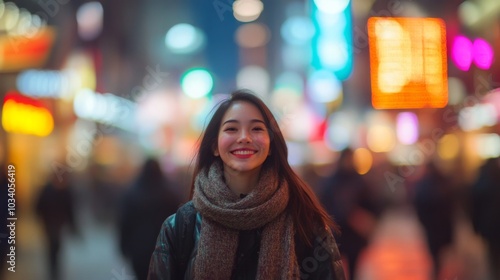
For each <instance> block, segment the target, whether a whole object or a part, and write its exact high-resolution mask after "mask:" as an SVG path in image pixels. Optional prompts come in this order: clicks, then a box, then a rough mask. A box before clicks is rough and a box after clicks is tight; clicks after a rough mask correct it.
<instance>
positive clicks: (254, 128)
mask: <svg viewBox="0 0 500 280" xmlns="http://www.w3.org/2000/svg"><path fill="white" fill-rule="evenodd" d="M237 130H238V128H236V127H226V128H224V131H237ZM251 130H253V131H265V130H266V129H265V128H264V127H261V126H256V127H253V128H252V129H251Z"/></svg>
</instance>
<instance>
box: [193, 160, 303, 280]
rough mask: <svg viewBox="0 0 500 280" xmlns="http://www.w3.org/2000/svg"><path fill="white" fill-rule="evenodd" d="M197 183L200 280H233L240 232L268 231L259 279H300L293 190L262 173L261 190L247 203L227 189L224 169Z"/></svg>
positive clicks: (197, 270) (215, 168)
mask: <svg viewBox="0 0 500 280" xmlns="http://www.w3.org/2000/svg"><path fill="white" fill-rule="evenodd" d="M205 171H206V170H202V172H200V173H199V174H198V176H197V177H196V179H195V189H194V194H193V203H194V206H195V208H196V209H197V210H198V211H199V212H200V213H201V215H202V217H203V223H202V227H201V234H200V241H199V243H198V244H199V247H198V254H197V256H196V259H195V279H230V278H231V274H232V269H233V267H234V260H235V259H236V250H237V248H238V234H239V231H240V230H250V229H257V228H261V227H262V234H261V241H260V251H259V260H258V267H257V279H260V280H262V279H266V280H268V279H292V278H293V277H295V278H297V275H299V266H298V264H297V257H296V255H295V242H294V228H293V222H292V219H291V216H290V215H289V214H287V213H286V211H284V210H285V208H286V206H287V204H288V199H289V189H288V184H287V183H286V182H284V181H280V180H279V178H277V176H276V172H274V170H270V169H262V170H261V172H260V179H259V182H258V184H257V186H256V187H255V188H254V189H253V190H252V191H251V192H250V193H249V194H248V195H247V196H245V197H244V198H240V197H239V196H238V195H236V194H234V193H233V192H232V191H231V190H230V189H229V187H228V186H227V185H226V183H225V180H224V175H223V167H222V163H220V162H217V161H216V162H215V163H214V164H213V165H212V166H211V167H210V168H209V170H208V174H207V172H205Z"/></svg>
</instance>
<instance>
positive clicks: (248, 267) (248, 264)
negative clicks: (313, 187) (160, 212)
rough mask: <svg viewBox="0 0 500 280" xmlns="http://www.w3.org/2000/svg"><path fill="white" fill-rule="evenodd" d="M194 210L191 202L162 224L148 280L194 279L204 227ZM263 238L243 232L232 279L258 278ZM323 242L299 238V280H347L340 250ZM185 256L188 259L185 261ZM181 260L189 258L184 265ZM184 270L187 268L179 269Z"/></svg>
mask: <svg viewBox="0 0 500 280" xmlns="http://www.w3.org/2000/svg"><path fill="white" fill-rule="evenodd" d="M193 209H194V207H193V205H192V202H188V203H186V204H185V205H183V206H182V207H181V208H180V209H179V210H178V211H177V213H176V214H174V215H172V216H170V217H168V218H167V219H166V220H165V222H164V223H163V225H162V228H161V231H160V234H159V236H158V239H157V242H156V247H155V251H154V252H153V255H152V257H151V261H150V266H149V276H148V279H150V280H157V279H161V280H169V279H193V275H194V259H195V256H196V253H197V248H198V241H199V239H200V229H201V223H202V216H201V215H200V213H198V212H196V210H193ZM186 213H190V214H188V215H186ZM178 217H182V219H178ZM181 220H182V221H181ZM189 223H194V226H191V227H190V225H189ZM180 227H182V229H181V228H180ZM260 234H261V230H260V229H256V230H248V231H241V232H240V235H239V243H238V249H237V253H236V256H237V259H236V262H235V265H234V267H233V273H232V277H231V279H237V280H240V279H255V278H256V273H257V261H258V251H259V247H260V238H261V235H260ZM186 238H190V239H191V240H189V241H190V242H186ZM322 241H323V240H321V238H316V239H315V240H314V244H313V246H312V247H308V246H306V245H305V244H304V243H303V242H301V241H300V239H299V238H296V240H295V244H296V245H295V250H296V254H297V259H298V263H299V267H300V272H301V277H300V279H339V280H343V279H345V278H344V271H343V268H342V262H341V259H340V254H339V251H338V249H337V247H335V248H325V247H323V246H322V245H323V244H322V243H323V242H322ZM183 254H184V256H186V257H182V255H183ZM182 258H186V263H185V264H183V261H182ZM183 266H185V267H186V268H185V269H182V268H179V267H183ZM183 270H184V271H185V272H184V278H182V274H183Z"/></svg>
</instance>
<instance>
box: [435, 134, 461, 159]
mask: <svg viewBox="0 0 500 280" xmlns="http://www.w3.org/2000/svg"><path fill="white" fill-rule="evenodd" d="M459 150H460V141H459V139H458V137H457V136H456V135H455V134H446V135H444V136H443V137H441V139H439V141H438V147H437V153H438V155H439V157H441V158H442V159H443V160H452V159H455V158H456V157H457V156H458V152H459Z"/></svg>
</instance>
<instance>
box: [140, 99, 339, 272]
mask: <svg viewBox="0 0 500 280" xmlns="http://www.w3.org/2000/svg"><path fill="white" fill-rule="evenodd" d="M191 194H192V201H190V202H188V203H186V204H185V205H183V206H182V207H181V208H180V209H179V210H178V211H177V213H176V214H175V215H172V216H170V217H169V218H168V219H167V220H166V221H165V223H164V224H163V226H162V229H161V231H160V234H159V237H158V241H157V244H156V248H155V252H154V253H153V256H152V258H151V264H150V269H149V279H266V280H267V279H297V278H299V277H302V278H307V279H344V273H343V269H342V263H341V260H340V255H339V253H338V249H337V245H336V243H335V240H334V238H333V235H332V234H331V227H334V226H335V225H334V223H333V221H332V220H331V219H330V218H329V216H328V214H327V213H326V211H325V210H324V209H323V208H322V206H321V205H320V203H319V201H318V200H317V198H316V197H315V195H314V193H313V192H312V190H311V189H310V187H309V186H308V185H306V183H305V182H304V181H303V180H302V179H300V178H299V177H298V175H297V174H296V173H295V172H294V171H293V170H292V168H291V166H290V165H289V163H288V161H287V146H286V143H285V139H284V138H283V135H282V133H281V131H280V129H279V126H278V124H277V122H276V120H275V118H274V117H273V115H272V113H271V111H270V110H269V108H268V107H267V106H266V105H265V104H264V102H263V101H262V100H261V99H259V98H258V97H256V96H255V95H253V94H252V93H250V92H248V91H245V90H238V91H236V92H234V93H232V94H231V96H230V97H229V98H228V99H226V100H225V101H223V102H221V103H219V106H218V107H217V109H216V111H215V112H214V114H213V116H212V118H211V120H210V122H209V124H208V126H207V128H206V130H205V133H204V136H203V137H202V139H201V143H200V146H199V150H198V153H197V160H196V166H195V171H194V177H193V183H192V186H191Z"/></svg>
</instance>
